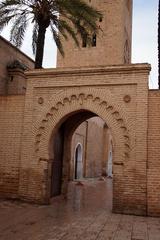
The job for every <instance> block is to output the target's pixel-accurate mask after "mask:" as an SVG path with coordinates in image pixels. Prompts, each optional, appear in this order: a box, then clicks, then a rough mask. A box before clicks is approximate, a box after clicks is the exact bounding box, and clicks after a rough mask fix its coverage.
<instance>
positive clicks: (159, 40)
mask: <svg viewBox="0 0 160 240" xmlns="http://www.w3.org/2000/svg"><path fill="white" fill-rule="evenodd" d="M158 88H159V89H160V1H159V2H158Z"/></svg>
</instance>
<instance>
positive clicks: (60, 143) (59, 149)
mask: <svg viewBox="0 0 160 240" xmlns="http://www.w3.org/2000/svg"><path fill="white" fill-rule="evenodd" d="M53 147H54V160H53V163H52V179H51V197H54V196H58V195H60V194H61V185H62V169H63V147H64V128H63V127H61V128H60V129H59V130H58V132H57V133H56V136H55V139H54V146H53Z"/></svg>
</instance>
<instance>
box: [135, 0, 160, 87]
mask: <svg viewBox="0 0 160 240" xmlns="http://www.w3.org/2000/svg"><path fill="white" fill-rule="evenodd" d="M133 2H134V5H133V7H134V8H133V40H132V62H133V63H138V62H148V63H151V65H152V71H151V74H150V81H149V85H150V88H157V62H158V60H157V19H158V0H133Z"/></svg>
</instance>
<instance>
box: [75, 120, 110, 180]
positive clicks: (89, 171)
mask: <svg viewBox="0 0 160 240" xmlns="http://www.w3.org/2000/svg"><path fill="white" fill-rule="evenodd" d="M104 124H105V122H104V121H103V120H102V119H101V118H99V117H93V118H90V119H88V120H87V121H84V122H83V123H82V124H81V125H80V126H79V127H78V128H77V129H76V131H75V133H74V134H73V137H72V157H71V159H72V161H71V179H73V176H74V154H75V148H76V146H77V145H78V143H81V145H82V148H83V177H87V178H94V177H99V176H101V175H102V173H103V169H102V168H103V161H104V165H105V170H106V165H107V160H108V152H107V150H108V144H109V140H108V138H109V135H108V133H107V132H104ZM104 145H105V146H104Z"/></svg>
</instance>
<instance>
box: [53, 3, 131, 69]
mask: <svg viewBox="0 0 160 240" xmlns="http://www.w3.org/2000/svg"><path fill="white" fill-rule="evenodd" d="M86 1H88V3H89V4H91V5H92V6H94V7H96V8H97V9H98V10H100V11H101V12H102V14H103V19H99V22H98V24H99V27H100V28H101V29H102V31H99V34H98V36H96V35H95V36H93V43H92V46H87V45H86V44H85V43H84V42H82V43H81V46H80V49H79V48H77V47H76V46H75V43H74V42H73V40H72V39H69V40H68V41H66V40H65V41H64V42H63V46H64V51H65V57H64V58H63V57H62V56H61V55H60V54H59V53H58V57H57V67H83V66H86V67H88V66H100V65H115V64H129V63H130V62H131V39H132V0H86Z"/></svg>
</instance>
